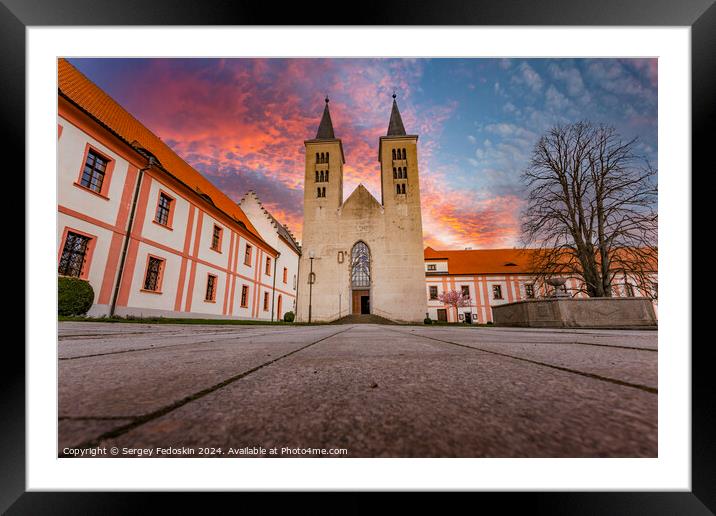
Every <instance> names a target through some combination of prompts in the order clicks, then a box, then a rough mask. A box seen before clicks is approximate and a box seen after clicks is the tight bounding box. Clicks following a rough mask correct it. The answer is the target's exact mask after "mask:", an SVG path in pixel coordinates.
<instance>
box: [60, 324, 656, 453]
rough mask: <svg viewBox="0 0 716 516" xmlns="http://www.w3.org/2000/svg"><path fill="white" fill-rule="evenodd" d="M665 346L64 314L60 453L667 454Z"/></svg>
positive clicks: (606, 335) (553, 335)
mask: <svg viewBox="0 0 716 516" xmlns="http://www.w3.org/2000/svg"><path fill="white" fill-rule="evenodd" d="M657 355H658V353H657V333H656V332H655V331H604V330H593V331H592V330H529V329H516V328H478V327H473V328H470V327H435V326H432V327H429V326H381V325H323V326H254V325H246V326H243V325H242V326H218V325H217V326H211V325H207V326H199V325H166V324H161V325H148V324H121V323H117V324H108V323H73V322H67V323H60V324H59V454H60V455H61V456H67V455H75V454H78V453H80V450H85V453H90V450H100V451H98V452H97V453H98V454H100V455H98V456H101V453H107V451H109V450H113V451H114V453H118V455H119V456H129V455H130V454H135V455H139V454H140V453H141V454H145V455H144V456H153V457H157V456H160V457H166V456H192V455H193V456H206V455H205V454H207V453H208V454H209V456H216V457H247V456H257V455H259V456H261V454H264V455H266V456H268V455H270V454H272V452H271V450H272V449H274V450H275V451H276V456H282V457H286V456H301V457H305V456H307V455H308V456H321V454H326V455H325V456H329V455H327V454H331V455H334V454H339V455H341V456H347V457H656V456H657ZM102 450H104V451H102ZM158 450H161V451H158ZM322 450H325V451H322ZM149 453H151V455H149Z"/></svg>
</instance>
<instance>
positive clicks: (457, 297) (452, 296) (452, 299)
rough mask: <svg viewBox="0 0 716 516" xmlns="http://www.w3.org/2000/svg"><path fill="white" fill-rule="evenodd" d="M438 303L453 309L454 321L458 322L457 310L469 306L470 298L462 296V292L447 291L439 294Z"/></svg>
mask: <svg viewBox="0 0 716 516" xmlns="http://www.w3.org/2000/svg"><path fill="white" fill-rule="evenodd" d="M438 301H440V302H441V303H442V304H444V305H447V306H451V307H453V308H454V309H455V321H457V320H458V317H457V313H458V308H460V307H461V306H470V297H469V296H464V295H463V294H462V292H458V291H457V290H448V291H445V292H443V293H442V294H439V295H438Z"/></svg>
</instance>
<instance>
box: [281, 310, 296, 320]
mask: <svg viewBox="0 0 716 516" xmlns="http://www.w3.org/2000/svg"><path fill="white" fill-rule="evenodd" d="M295 318H296V314H294V313H293V312H286V313H285V314H283V320H284V321H286V322H293V320H294V319H295Z"/></svg>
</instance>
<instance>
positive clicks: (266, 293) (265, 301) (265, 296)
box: [264, 292, 269, 312]
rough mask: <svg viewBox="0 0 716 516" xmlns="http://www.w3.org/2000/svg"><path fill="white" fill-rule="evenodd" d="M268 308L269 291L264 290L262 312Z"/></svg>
mask: <svg viewBox="0 0 716 516" xmlns="http://www.w3.org/2000/svg"><path fill="white" fill-rule="evenodd" d="M268 309H269V293H268V292H264V312H268Z"/></svg>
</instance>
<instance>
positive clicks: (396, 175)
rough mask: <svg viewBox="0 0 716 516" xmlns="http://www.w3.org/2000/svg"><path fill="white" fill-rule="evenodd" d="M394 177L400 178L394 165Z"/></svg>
mask: <svg viewBox="0 0 716 516" xmlns="http://www.w3.org/2000/svg"><path fill="white" fill-rule="evenodd" d="M393 179H398V172H397V171H396V168H395V167H393Z"/></svg>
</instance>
